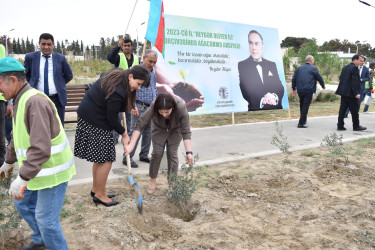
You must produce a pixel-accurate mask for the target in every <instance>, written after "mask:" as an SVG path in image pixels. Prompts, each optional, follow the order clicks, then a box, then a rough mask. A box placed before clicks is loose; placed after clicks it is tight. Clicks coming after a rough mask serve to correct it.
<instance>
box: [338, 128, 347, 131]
mask: <svg viewBox="0 0 375 250" xmlns="http://www.w3.org/2000/svg"><path fill="white" fill-rule="evenodd" d="M344 130H346V128H345V127H337V131H344Z"/></svg>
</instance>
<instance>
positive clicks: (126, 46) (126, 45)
mask: <svg viewBox="0 0 375 250" xmlns="http://www.w3.org/2000/svg"><path fill="white" fill-rule="evenodd" d="M123 46H124V47H131V45H126V44H125V45H123Z"/></svg>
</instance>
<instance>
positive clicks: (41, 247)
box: [20, 242, 46, 250]
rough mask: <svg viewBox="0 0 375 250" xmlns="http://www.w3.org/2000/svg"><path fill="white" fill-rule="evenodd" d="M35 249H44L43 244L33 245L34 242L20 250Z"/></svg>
mask: <svg viewBox="0 0 375 250" xmlns="http://www.w3.org/2000/svg"><path fill="white" fill-rule="evenodd" d="M37 249H46V247H45V246H44V245H43V244H35V243H34V242H31V243H29V244H28V245H27V246H23V247H21V248H20V250H37Z"/></svg>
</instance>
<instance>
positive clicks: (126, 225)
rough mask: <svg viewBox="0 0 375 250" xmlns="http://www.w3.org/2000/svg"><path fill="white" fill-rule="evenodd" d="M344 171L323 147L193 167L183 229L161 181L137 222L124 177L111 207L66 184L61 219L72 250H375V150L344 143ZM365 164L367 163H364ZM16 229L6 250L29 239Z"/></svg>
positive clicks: (141, 179) (115, 184)
mask: <svg viewBox="0 0 375 250" xmlns="http://www.w3.org/2000/svg"><path fill="white" fill-rule="evenodd" d="M350 152H351V153H350V157H349V163H348V164H347V165H345V163H344V161H343V160H342V159H343V158H333V157H327V155H326V154H327V153H326V149H323V148H318V149H314V150H308V151H301V152H294V153H292V155H291V156H290V159H291V160H292V163H291V164H289V165H287V166H286V167H285V169H284V170H283V168H282V163H281V162H282V160H283V159H284V157H283V155H274V156H268V157H261V158H254V159H249V160H244V161H240V162H236V163H231V164H224V165H218V166H217V165H216V166H205V167H199V168H196V169H195V174H196V179H197V181H198V183H199V186H198V190H197V191H196V193H195V194H194V195H193V202H192V206H191V211H192V213H191V215H192V216H191V217H190V218H189V220H190V221H184V219H183V218H187V217H186V216H185V215H182V214H181V213H179V212H178V209H177V208H176V207H175V206H174V205H172V204H171V203H170V202H168V201H167V199H166V196H165V189H166V188H167V181H166V177H165V175H162V174H161V175H160V176H159V178H158V186H157V191H156V193H155V194H154V195H148V194H146V190H145V189H146V187H147V183H148V177H147V176H135V180H136V182H138V183H139V184H140V187H141V190H142V193H143V214H142V215H140V214H138V211H137V208H136V205H135V201H134V198H133V192H132V190H131V187H130V185H129V183H128V182H127V179H126V177H125V176H124V178H123V179H121V180H113V181H110V182H109V183H108V186H107V187H108V192H110V193H115V194H117V196H116V198H115V200H118V201H120V202H121V203H120V204H119V205H118V206H115V207H110V208H107V207H104V206H101V205H98V206H97V207H96V206H95V205H94V203H93V202H92V199H91V198H90V196H89V192H90V188H91V185H90V184H86V185H81V186H70V187H69V188H68V190H67V196H66V201H65V205H64V208H63V211H62V215H61V220H62V227H63V231H64V235H65V237H66V239H67V241H68V244H69V247H70V249H77V250H78V249H101V250H105V249H108V250H110V249H111V250H112V249H375V210H374V209H375V194H374V190H375V189H374V187H375V171H374V170H375V164H374V163H373V157H372V156H373V155H375V146H374V143H359V142H356V143H352V144H350ZM370 156H371V157H370ZM30 233H31V230H30V229H29V227H28V226H27V225H26V223H25V222H24V221H23V222H22V223H21V225H20V226H19V228H17V229H14V230H13V231H12V234H11V237H10V238H8V239H7V240H6V248H5V249H17V247H19V246H21V245H23V244H25V243H27V242H28V241H29V239H30V238H29V235H30Z"/></svg>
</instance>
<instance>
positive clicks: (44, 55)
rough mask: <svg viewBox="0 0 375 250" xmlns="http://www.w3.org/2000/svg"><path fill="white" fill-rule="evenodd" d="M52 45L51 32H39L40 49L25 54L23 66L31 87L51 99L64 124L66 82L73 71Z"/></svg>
mask: <svg viewBox="0 0 375 250" xmlns="http://www.w3.org/2000/svg"><path fill="white" fill-rule="evenodd" d="M54 46H55V44H54V39H53V36H52V35H51V34H48V33H43V34H41V35H40V37H39V48H40V51H36V52H32V53H28V54H26V56H25V64H24V67H25V69H26V71H25V73H26V79H27V81H28V82H29V83H30V85H31V87H33V88H36V89H38V90H39V91H41V92H43V93H45V94H46V95H47V96H48V97H49V98H50V99H51V100H52V102H53V103H54V104H55V106H56V109H57V112H58V114H59V117H60V120H61V123H62V124H63V125H64V113H65V106H66V102H67V98H66V84H67V83H68V82H69V81H70V80H72V79H73V73H72V70H71V69H70V66H69V64H68V62H67V61H66V59H65V56H64V55H61V54H58V53H56V52H53V48H54Z"/></svg>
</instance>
